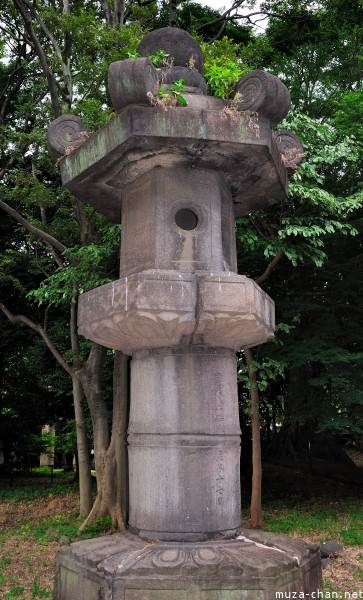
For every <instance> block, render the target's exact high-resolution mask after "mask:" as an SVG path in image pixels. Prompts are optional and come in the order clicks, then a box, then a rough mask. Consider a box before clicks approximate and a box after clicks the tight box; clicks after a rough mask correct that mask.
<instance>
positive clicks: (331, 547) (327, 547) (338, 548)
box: [320, 541, 344, 558]
mask: <svg viewBox="0 0 363 600" xmlns="http://www.w3.org/2000/svg"><path fill="white" fill-rule="evenodd" d="M343 550H344V548H343V546H342V545H341V544H338V543H337V542H331V541H326V542H323V543H322V544H321V545H320V554H321V556H322V557H323V558H328V557H332V556H339V554H341V553H342V552H343Z"/></svg>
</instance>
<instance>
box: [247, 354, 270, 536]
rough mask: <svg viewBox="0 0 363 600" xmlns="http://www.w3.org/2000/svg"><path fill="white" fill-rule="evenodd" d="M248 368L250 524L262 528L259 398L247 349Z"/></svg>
mask: <svg viewBox="0 0 363 600" xmlns="http://www.w3.org/2000/svg"><path fill="white" fill-rule="evenodd" d="M244 355H245V359H246V363H247V366H248V368H249V369H248V377H249V380H250V383H251V388H250V398H251V409H250V417H251V426H252V491H251V524H252V527H264V525H265V523H264V520H263V516H262V502H261V489H262V462H261V439H260V414H259V398H258V389H257V378H256V372H255V371H253V370H252V369H251V368H250V365H251V363H252V352H251V350H250V349H249V348H246V349H245V350H244Z"/></svg>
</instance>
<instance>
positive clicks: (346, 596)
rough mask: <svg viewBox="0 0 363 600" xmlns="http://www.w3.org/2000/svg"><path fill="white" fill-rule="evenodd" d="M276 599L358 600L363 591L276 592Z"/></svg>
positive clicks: (361, 596)
mask: <svg viewBox="0 0 363 600" xmlns="http://www.w3.org/2000/svg"><path fill="white" fill-rule="evenodd" d="M276 598H282V599H285V598H288V599H290V600H294V599H296V600H298V599H301V600H303V599H306V600H310V598H312V599H313V600H320V599H321V600H329V599H331V600H357V599H358V598H363V590H357V591H354V592H330V591H329V590H327V591H326V592H323V591H321V590H317V591H316V592H311V594H309V593H305V592H276Z"/></svg>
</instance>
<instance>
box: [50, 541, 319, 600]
mask: <svg viewBox="0 0 363 600" xmlns="http://www.w3.org/2000/svg"><path fill="white" fill-rule="evenodd" d="M251 534H253V535H251ZM265 537H267V538H268V543H267V544H264V538H265ZM244 538H245V539H235V540H229V541H214V542H199V543H187V542H183V543H175V542H160V541H159V542H151V543H147V542H145V540H142V539H140V538H139V537H137V536H134V535H132V534H130V533H123V534H114V535H113V536H105V537H102V538H98V539H91V540H85V541H82V542H75V543H74V544H71V546H70V547H66V548H63V549H62V550H61V552H60V553H59V556H58V562H57V573H56V582H55V594H56V598H57V599H58V600H111V599H112V600H247V599H248V600H276V592H286V594H288V593H289V592H290V593H292V592H296V593H297V597H298V593H299V592H301V593H305V594H306V595H307V594H309V596H310V595H311V593H312V592H315V593H316V592H317V591H318V590H319V589H321V585H322V584H321V574H320V558H319V553H318V548H317V547H311V546H308V545H307V544H305V543H304V542H303V541H301V540H296V539H292V538H288V537H286V536H278V535H276V534H275V535H274V534H267V535H266V534H264V533H263V532H249V531H244ZM309 596H308V597H309Z"/></svg>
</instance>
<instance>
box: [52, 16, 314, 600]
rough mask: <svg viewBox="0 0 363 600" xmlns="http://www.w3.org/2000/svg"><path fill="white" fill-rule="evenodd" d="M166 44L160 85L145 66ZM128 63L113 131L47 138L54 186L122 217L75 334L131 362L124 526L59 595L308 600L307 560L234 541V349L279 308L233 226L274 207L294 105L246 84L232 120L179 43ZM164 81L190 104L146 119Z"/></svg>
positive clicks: (59, 128) (282, 93) (61, 565)
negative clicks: (56, 170) (115, 258)
mask: <svg viewBox="0 0 363 600" xmlns="http://www.w3.org/2000/svg"><path fill="white" fill-rule="evenodd" d="M161 48H162V49H164V50H165V51H166V52H167V53H168V54H169V55H170V56H171V57H172V58H173V59H174V63H173V67H171V68H169V69H168V70H167V71H166V72H165V68H161V69H159V70H156V69H155V68H154V66H153V64H152V63H151V61H150V60H149V59H148V58H145V57H143V55H144V56H146V55H148V54H153V53H155V52H156V51H157V50H159V49H161ZM139 52H140V54H141V55H142V57H141V58H138V59H127V60H125V61H119V62H117V63H113V64H112V65H111V67H110V72H109V92H110V96H111V99H112V101H113V104H114V106H115V108H116V110H117V111H118V112H119V114H118V116H117V117H115V118H114V119H113V120H112V121H110V122H109V123H108V124H107V125H106V126H105V127H103V128H102V129H101V130H100V131H98V132H97V133H95V134H93V135H92V136H90V137H89V138H88V139H86V141H85V137H86V136H85V135H84V134H83V131H84V129H85V126H84V124H83V123H82V121H81V120H80V119H79V118H77V117H74V116H63V117H60V118H59V119H57V120H56V121H54V122H53V123H52V124H51V125H50V128H49V130H48V145H49V150H50V152H51V154H52V156H53V158H54V159H55V160H58V159H60V158H63V160H61V161H60V166H61V174H62V181H63V184H64V185H65V186H66V187H67V188H68V189H69V190H70V191H71V192H73V193H74V194H75V195H77V197H78V198H81V199H82V200H83V201H85V202H88V203H89V204H91V205H92V206H93V207H94V208H96V209H97V210H100V211H101V212H102V213H104V214H105V215H106V216H107V217H108V218H109V220H110V221H111V222H116V223H119V222H120V220H121V221H122V246H121V261H120V263H121V265H120V279H119V280H117V281H115V282H112V283H109V284H106V285H104V286H101V287H99V288H97V289H94V290H91V291H89V292H87V293H86V294H83V295H82V296H81V297H80V301H79V313H78V329H79V333H81V334H83V335H85V336H86V337H87V338H89V339H90V340H93V341H95V342H97V343H99V344H102V345H104V346H106V347H108V348H114V349H117V350H121V351H122V352H124V353H125V354H129V355H131V356H132V361H131V407H130V421H129V429H128V444H129V447H128V453H129V472H130V481H129V490H130V518H129V525H130V530H129V531H128V532H127V533H120V534H115V535H113V536H105V537H102V538H99V539H96V540H87V541H83V542H76V543H74V544H72V545H71V546H70V547H69V548H64V549H62V551H61V553H60V555H59V558H58V563H57V574H56V585H55V596H54V598H55V600H111V599H112V600H245V599H246V598H251V599H253V598H256V600H257V598H261V599H266V600H267V599H268V600H273V599H275V598H276V597H277V596H276V594H277V592H280V593H281V592H285V593H290V592H295V593H298V592H300V593H305V594H307V595H308V594H311V593H312V592H313V591H317V590H318V588H319V586H320V583H321V570H320V558H319V554H318V547H312V546H308V545H307V544H305V543H304V542H302V541H300V540H293V539H289V538H287V537H285V536H276V535H273V534H269V533H265V532H262V533H261V532H255V531H245V530H242V523H241V501H240V472H239V470H240V466H239V454H240V428H239V422H238V399H237V373H236V359H235V352H236V351H237V350H239V349H241V348H247V347H251V346H255V345H257V344H261V343H263V342H265V341H267V340H268V339H270V338H271V337H273V332H274V303H273V301H272V300H271V299H270V298H269V297H268V296H267V295H266V294H265V293H264V292H263V291H262V290H261V289H260V288H259V287H258V286H257V285H256V284H255V283H254V282H253V281H252V280H250V279H248V278H247V277H245V276H243V275H238V274H237V272H236V271H237V267H236V247H235V234H234V219H235V218H238V217H240V216H242V215H246V214H248V213H250V212H251V211H253V210H257V209H259V208H263V207H266V206H267V205H269V204H272V203H274V202H278V201H279V200H281V199H283V198H284V197H285V196H286V191H287V175H288V169H287V167H288V168H289V169H290V170H291V169H292V168H293V167H292V166H291V165H292V161H294V160H295V166H297V164H298V162H299V156H300V155H301V148H300V146H299V144H300V142H299V140H298V139H297V138H296V136H292V137H291V136H290V134H289V132H279V134H278V135H277V136H276V135H274V134H273V133H272V129H271V125H276V124H277V123H278V122H279V121H280V120H282V119H283V118H284V116H285V115H286V113H287V111H288V109H289V94H288V91H287V89H286V88H285V86H283V84H282V83H281V82H280V81H279V80H278V79H277V78H276V77H273V76H272V75H269V74H268V73H264V72H262V71H254V72H252V73H249V74H248V75H246V76H245V78H242V79H241V81H240V82H239V83H238V85H237V87H236V91H237V92H238V94H239V95H238V97H236V99H237V98H238V109H239V110H240V111H242V113H240V112H237V111H236V110H231V109H230V108H228V107H227V106H226V103H225V102H224V101H223V100H221V99H220V98H213V97H208V96H205V95H204V94H205V82H204V80H203V77H202V74H201V71H202V64H203V62H202V60H203V57H202V54H201V50H200V48H199V46H198V44H197V43H196V41H195V40H193V38H192V37H191V36H189V34H187V33H186V32H183V31H181V30H177V29H169V28H166V29H164V30H160V31H157V32H152V33H151V34H149V35H148V36H146V37H145V38H144V40H143V41H142V42H141V44H140V48H139ZM191 59H193V65H194V68H193V69H190V68H188V67H187V66H186V65H190V64H191V62H190V61H191ZM195 65H196V67H195ZM196 69H199V71H200V72H198V71H197V70H196ZM177 75H178V77H177V78H180V77H182V78H183V79H184V83H185V84H186V85H187V86H188V91H187V93H186V94H185V99H186V100H187V105H182V106H160V105H156V106H155V105H152V104H155V95H157V91H158V86H159V85H160V83H159V81H160V79H163V78H165V82H166V83H164V85H165V87H167V85H168V82H169V80H170V82H171V83H172V81H173V77H176V76H177ZM148 98H149V99H150V98H151V100H152V103H151V104H150V102H149V99H148ZM257 110H258V113H259V114H258V122H257V121H256V118H255V117H251V113H252V114H254V112H255V111H257ZM246 111H247V112H246ZM254 119H255V120H254ZM257 123H258V124H257ZM290 142H291V143H290ZM291 144H292V146H291ZM69 146H71V148H72V149H73V152H71V153H70V154H69V153H68V152H67V147H69ZM291 148H292V149H293V152H291ZM299 152H300V155H299V156H298V154H299ZM287 156H288V162H289V164H288V165H287V158H286V157H287ZM293 166H294V165H293Z"/></svg>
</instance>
